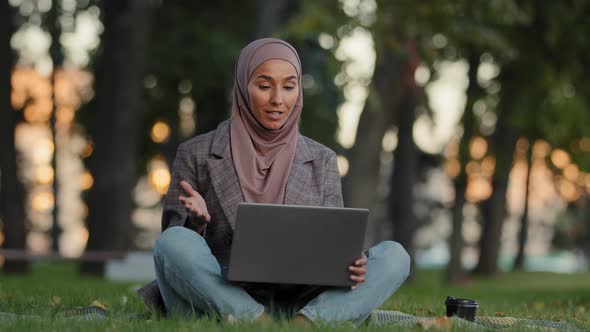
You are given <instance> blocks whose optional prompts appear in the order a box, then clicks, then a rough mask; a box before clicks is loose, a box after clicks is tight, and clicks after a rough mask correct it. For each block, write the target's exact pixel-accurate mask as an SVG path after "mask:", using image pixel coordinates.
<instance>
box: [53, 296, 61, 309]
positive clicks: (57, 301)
mask: <svg viewBox="0 0 590 332" xmlns="http://www.w3.org/2000/svg"><path fill="white" fill-rule="evenodd" d="M60 303H61V297H59V296H57V295H54V296H52V297H51V306H52V307H55V306H58V305H59V304H60Z"/></svg>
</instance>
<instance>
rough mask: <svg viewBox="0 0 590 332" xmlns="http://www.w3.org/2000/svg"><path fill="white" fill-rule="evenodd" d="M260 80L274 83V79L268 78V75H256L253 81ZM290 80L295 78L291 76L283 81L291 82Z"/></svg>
mask: <svg viewBox="0 0 590 332" xmlns="http://www.w3.org/2000/svg"><path fill="white" fill-rule="evenodd" d="M260 78H261V79H263V80H267V81H274V79H273V78H272V77H270V76H268V75H264V74H262V75H258V76H257V77H256V78H255V79H260ZM291 80H297V76H295V75H291V76H289V77H287V78H286V79H285V81H291Z"/></svg>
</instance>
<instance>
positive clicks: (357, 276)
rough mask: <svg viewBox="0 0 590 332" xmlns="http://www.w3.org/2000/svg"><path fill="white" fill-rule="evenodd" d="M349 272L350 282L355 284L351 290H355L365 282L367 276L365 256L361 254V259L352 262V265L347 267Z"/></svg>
mask: <svg viewBox="0 0 590 332" xmlns="http://www.w3.org/2000/svg"><path fill="white" fill-rule="evenodd" d="M348 270H349V271H350V280H352V281H354V282H356V284H355V285H354V286H352V287H351V289H356V288H357V287H358V286H359V285H360V284H362V283H363V282H365V280H366V277H365V275H366V274H367V256H365V254H364V253H363V254H362V255H361V258H359V259H357V260H356V261H354V264H352V265H351V266H349V267H348Z"/></svg>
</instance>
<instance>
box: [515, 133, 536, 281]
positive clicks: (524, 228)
mask: <svg viewBox="0 0 590 332" xmlns="http://www.w3.org/2000/svg"><path fill="white" fill-rule="evenodd" d="M532 166H533V146H532V141H531V142H529V148H528V150H527V173H526V181H525V190H524V211H523V212H522V217H521V218H520V231H519V232H518V253H517V254H516V258H515V259H514V266H513V267H512V269H513V270H517V271H522V270H523V269H524V261H525V249H526V242H527V237H528V231H529V195H530V192H531V190H530V186H531V184H530V183H531V170H532Z"/></svg>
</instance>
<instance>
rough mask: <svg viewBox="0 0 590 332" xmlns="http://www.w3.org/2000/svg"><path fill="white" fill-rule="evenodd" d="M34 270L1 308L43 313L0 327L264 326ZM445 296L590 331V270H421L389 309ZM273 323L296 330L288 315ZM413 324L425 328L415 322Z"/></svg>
mask: <svg viewBox="0 0 590 332" xmlns="http://www.w3.org/2000/svg"><path fill="white" fill-rule="evenodd" d="M33 271H34V272H33V273H32V274H31V275H30V276H25V277H22V276H6V275H2V274H0V312H11V313H15V314H29V315H40V316H41V318H37V319H26V320H25V319H20V320H0V331H36V330H39V331H46V330H54V331H81V330H84V331H92V330H96V331H104V330H107V331H119V330H122V331H160V330H177V331H184V330H186V331H189V330H208V331H258V330H261V329H262V327H261V326H258V325H251V324H238V325H230V324H228V323H223V324H222V323H218V322H215V321H213V320H208V319H200V320H197V319H194V320H190V319H180V318H175V319H167V320H144V319H135V320H134V319H130V318H128V316H126V315H127V314H131V313H144V312H145V311H146V309H145V307H144V305H143V303H142V302H141V300H140V299H139V298H138V297H137V296H136V294H135V290H136V289H137V288H138V287H139V286H140V285H141V284H139V283H113V282H109V281H105V280H102V279H98V278H81V277H79V276H78V275H77V273H76V266H75V265H73V264H51V265H43V264H39V265H36V266H35V267H34V270H33ZM447 295H452V296H455V297H467V298H472V299H476V300H478V301H479V303H480V308H479V309H478V312H477V314H478V315H481V316H511V317H516V318H533V319H545V320H563V321H568V322H571V323H574V324H575V325H577V326H578V327H579V328H581V329H583V330H590V273H585V274H575V275H560V274H551V273H507V274H503V275H501V276H500V277H498V278H495V279H488V280H484V279H481V280H480V279H473V280H471V281H470V282H468V283H467V284H465V285H462V286H460V287H446V286H444V285H443V284H442V283H441V274H440V271H418V273H417V275H416V279H415V282H414V283H413V284H406V285H404V286H402V288H401V289H400V290H399V291H398V292H397V293H396V294H394V295H393V297H391V298H390V299H389V300H388V301H387V302H386V303H385V304H384V305H383V306H382V308H383V309H393V310H398V311H402V312H406V313H409V314H413V315H419V316H442V315H444V300H445V297H446V296H447ZM94 301H98V302H99V303H101V304H102V305H104V306H106V307H107V308H108V311H109V317H110V319H108V320H102V321H78V320H72V319H65V318H61V317H60V315H61V314H63V312H65V311H66V310H68V309H71V308H74V307H80V306H89V305H91V304H92V303H93V302H94ZM270 330H281V331H296V330H298V328H297V327H295V326H291V325H289V324H288V322H278V323H277V325H275V326H273V327H272V328H271V329H270ZM322 330H326V331H330V330H332V331H341V330H351V331H352V330H354V329H353V328H352V327H332V328H323V329H322ZM361 330H367V331H369V330H370V331H387V330H391V327H389V328H387V327H376V326H363V327H361ZM415 330H419V328H416V329H415Z"/></svg>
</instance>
